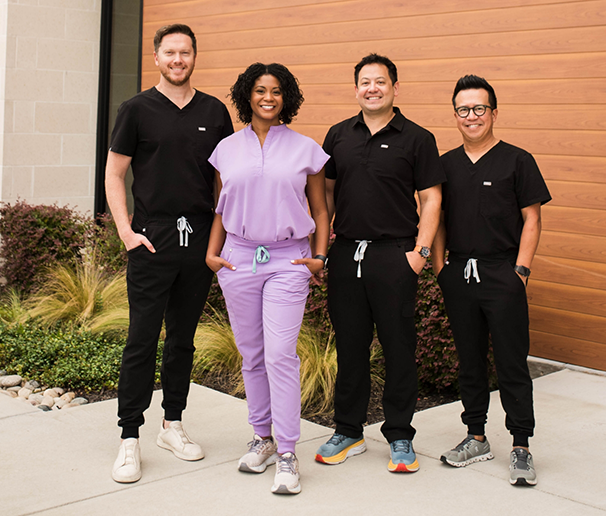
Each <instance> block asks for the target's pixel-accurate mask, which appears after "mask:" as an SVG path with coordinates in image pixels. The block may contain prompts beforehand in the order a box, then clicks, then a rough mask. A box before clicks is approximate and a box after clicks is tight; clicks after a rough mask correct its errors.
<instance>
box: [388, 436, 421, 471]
mask: <svg viewBox="0 0 606 516" xmlns="http://www.w3.org/2000/svg"><path fill="white" fill-rule="evenodd" d="M389 451H390V455H391V458H390V459H389V464H388V465H387V469H388V470H389V471H391V472H392V473H414V472H415V471H418V470H419V461H417V455H416V454H415V451H414V449H413V447H412V442H411V441H409V440H408V439H398V440H397V441H393V442H391V443H389Z"/></svg>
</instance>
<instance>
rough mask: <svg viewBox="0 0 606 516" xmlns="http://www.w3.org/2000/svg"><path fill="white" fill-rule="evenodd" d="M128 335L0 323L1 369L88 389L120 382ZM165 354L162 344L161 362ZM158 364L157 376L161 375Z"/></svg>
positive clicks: (47, 383)
mask: <svg viewBox="0 0 606 516" xmlns="http://www.w3.org/2000/svg"><path fill="white" fill-rule="evenodd" d="M125 341H126V339H125V335H123V334H120V333H114V334H99V335H93V334H92V333H89V332H85V331H78V330H75V329H69V328H53V329H47V328H40V327H37V326H33V325H30V324H24V325H15V326H10V327H9V326H7V325H5V324H2V323H0V368H1V369H5V370H6V371H7V372H8V373H9V374H19V375H21V376H23V377H24V378H27V379H29V380H37V381H38V382H40V383H41V384H42V385H49V386H52V385H57V386H60V387H64V388H67V389H83V390H85V391H93V390H102V389H115V388H116V387H117V385H118V377H119V373H120V362H121V359H122V350H123V349H124V344H125ZM161 356H162V346H159V349H158V354H157V359H158V363H159V360H160V357H161ZM159 375H160V369H159V366H158V367H157V370H156V379H157V380H159V378H160V376H159Z"/></svg>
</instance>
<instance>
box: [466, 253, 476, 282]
mask: <svg viewBox="0 0 606 516" xmlns="http://www.w3.org/2000/svg"><path fill="white" fill-rule="evenodd" d="M472 273H473V277H474V278H475V280H476V283H480V275H479V274H478V260H476V259H475V258H470V259H469V260H467V265H465V272H463V277H464V278H465V279H466V280H467V283H469V279H470V278H471V275H472Z"/></svg>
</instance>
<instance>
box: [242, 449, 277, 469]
mask: <svg viewBox="0 0 606 516" xmlns="http://www.w3.org/2000/svg"><path fill="white" fill-rule="evenodd" d="M277 460H278V454H277V453H274V454H273V455H272V456H271V457H268V458H267V459H265V461H264V462H262V463H261V464H259V465H258V466H249V465H248V464H246V462H241V463H240V464H238V470H240V471H244V472H245V473H263V472H264V471H265V470H266V469H267V466H271V465H272V464H275V463H276V461H277Z"/></svg>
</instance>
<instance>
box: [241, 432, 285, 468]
mask: <svg viewBox="0 0 606 516" xmlns="http://www.w3.org/2000/svg"><path fill="white" fill-rule="evenodd" d="M278 457H279V455H278V453H277V446H276V443H274V440H273V439H272V438H271V437H269V438H268V439H262V438H261V437H259V436H258V435H257V434H255V436H254V437H253V440H252V441H250V442H249V443H248V452H246V453H245V454H244V455H243V456H242V458H241V459H240V461H239V462H238V469H239V470H240V471H246V472H247V473H263V472H264V471H265V470H266V469H267V466H270V465H271V464H273V463H275V462H276V460H278Z"/></svg>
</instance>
